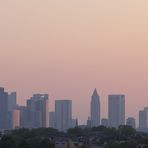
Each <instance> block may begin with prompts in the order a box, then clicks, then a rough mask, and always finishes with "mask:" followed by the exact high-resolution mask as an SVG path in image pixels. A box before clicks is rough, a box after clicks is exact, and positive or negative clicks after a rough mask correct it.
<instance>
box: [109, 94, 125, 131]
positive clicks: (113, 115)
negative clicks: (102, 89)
mask: <svg viewBox="0 0 148 148" xmlns="http://www.w3.org/2000/svg"><path fill="white" fill-rule="evenodd" d="M108 119H109V126H110V127H115V128H117V127H118V126H119V125H124V124H125V96H124V95H109V97H108Z"/></svg>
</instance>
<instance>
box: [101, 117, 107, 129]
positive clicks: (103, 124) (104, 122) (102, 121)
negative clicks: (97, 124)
mask: <svg viewBox="0 0 148 148" xmlns="http://www.w3.org/2000/svg"><path fill="white" fill-rule="evenodd" d="M101 125H102V126H105V127H108V119H106V118H102V120H101Z"/></svg>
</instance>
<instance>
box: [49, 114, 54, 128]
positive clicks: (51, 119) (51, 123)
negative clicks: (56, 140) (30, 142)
mask: <svg viewBox="0 0 148 148" xmlns="http://www.w3.org/2000/svg"><path fill="white" fill-rule="evenodd" d="M49 127H51V128H55V112H50V113H49Z"/></svg>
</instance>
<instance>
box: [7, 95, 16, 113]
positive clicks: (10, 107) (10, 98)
mask: <svg viewBox="0 0 148 148" xmlns="http://www.w3.org/2000/svg"><path fill="white" fill-rule="evenodd" d="M15 107H16V92H12V93H10V94H9V95H8V111H12V110H13V109H14V108H15Z"/></svg>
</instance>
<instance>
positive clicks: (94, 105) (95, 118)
mask: <svg viewBox="0 0 148 148" xmlns="http://www.w3.org/2000/svg"><path fill="white" fill-rule="evenodd" d="M90 117H91V127H94V126H99V125H100V96H99V95H98V93H97V90H96V89H95V90H94V92H93V95H92V97H91V115H90Z"/></svg>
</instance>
